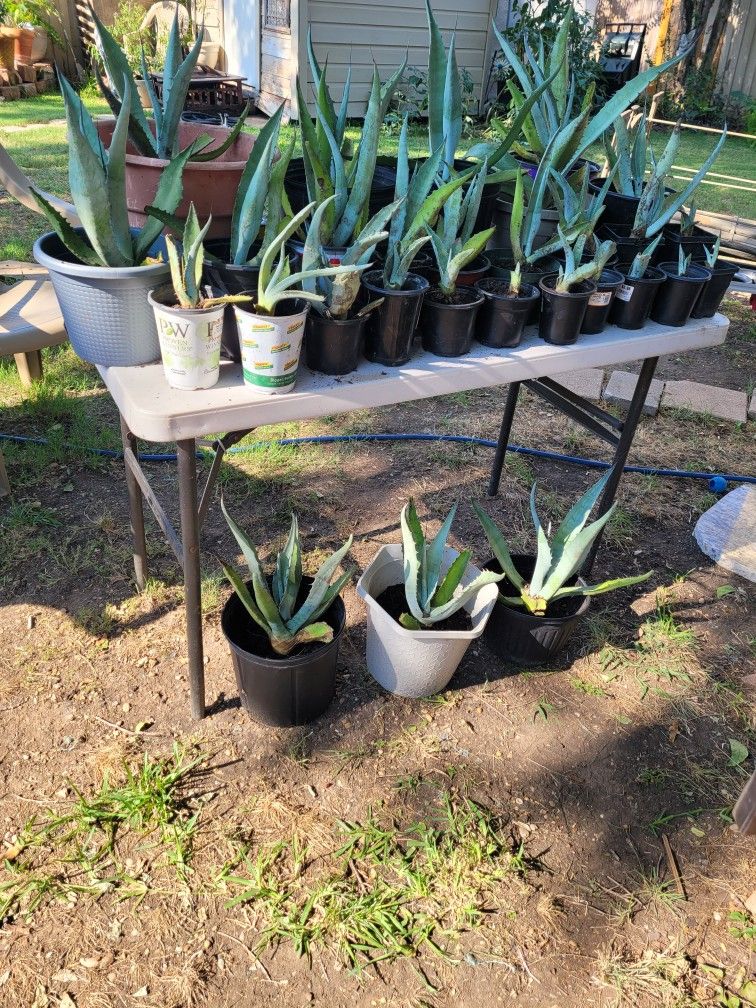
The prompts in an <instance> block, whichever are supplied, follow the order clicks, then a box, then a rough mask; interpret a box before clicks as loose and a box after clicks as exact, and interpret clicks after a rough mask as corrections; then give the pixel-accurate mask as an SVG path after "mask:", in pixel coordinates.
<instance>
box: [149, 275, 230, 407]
mask: <svg viewBox="0 0 756 1008" xmlns="http://www.w3.org/2000/svg"><path fill="white" fill-rule="evenodd" d="M148 296H149V299H150V304H151V305H152V309H153V311H154V312H155V322H156V324H157V330H158V339H159V340H160V356H161V357H162V358H163V369H164V370H165V377H166V381H167V382H168V384H169V385H170V386H171V388H177V389H206V388H212V386H213V385H215V384H216V382H217V381H218V375H219V373H220V348H221V335H222V333H223V312H224V310H225V306H224V305H219V306H218V307H216V308H202V309H200V308H196V309H185V308H173V307H168V305H166V304H164V303H163V302H164V301H166V300H175V298H174V296H173V289H172V288H171V287H167V288H166V287H163V288H160V289H159V290H156V291H150V293H149V295H148Z"/></svg>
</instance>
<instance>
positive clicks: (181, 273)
mask: <svg viewBox="0 0 756 1008" xmlns="http://www.w3.org/2000/svg"><path fill="white" fill-rule="evenodd" d="M211 222H212V217H210V218H208V221H207V223H206V224H205V226H204V227H203V228H200V225H199V220H198V219H197V211H196V210H195V209H194V203H190V205H189V213H188V214H187V217H186V225H185V226H184V237H183V245H182V248H181V249H180V250H179V249H178V247H177V245H176V242H175V241H174V239H173V237H172V235H166V239H165V244H166V248H167V250H168V262H169V263H170V265H171V283H172V284H173V293H174V294H175V295H176V298H177V300H178V303H179V307H180V308H185V309H197V310H199V311H202V310H204V309H206V308H215V307H217V306H218V305H223V304H232V303H234V304H240V303H243V302H245V301H251V300H252V298H251V296H250V295H249V294H225V295H223V297H204V296H203V294H202V290H201V288H200V283H201V281H202V267H203V265H204V261H205V250H204V248H203V245H202V242H203V240H204V237H205V235H206V234H207V231H208V228H209V227H210V224H211Z"/></svg>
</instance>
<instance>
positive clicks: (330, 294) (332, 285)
mask: <svg viewBox="0 0 756 1008" xmlns="http://www.w3.org/2000/svg"><path fill="white" fill-rule="evenodd" d="M335 198H336V197H335V196H329V197H328V199H327V200H326V201H325V202H323V203H321V204H320V206H319V207H318V208H317V210H316V211H315V213H314V214H313V217H312V221H311V222H310V227H309V228H308V230H307V238H306V240H305V244H304V251H303V253H302V270H303V272H304V273H305V274H308V278H307V279H306V280H304V281H303V282H302V289H303V290H305V291H310V292H311V293H313V294H321V295H322V296H323V300H322V301H314V302H313V308H314V309H315V310H316V311H317V312H318V313H319V314H321V315H325V316H326V317H327V318H334V319H345V318H348V317H349V313H350V312H351V310H352V306H353V305H354V302H355V301H356V299H357V295H358V294H359V292H360V274H361V273H362V272H363V271H364V270H366V269H367V268H368V267H369V266H370V256H371V255H372V253H373V252H374V250H375V246H376V245H377V244H378V243H379V242H382V241H385V240H386V238H388V231H384V230H382V229H383V228H385V227H386V225H387V224H388V222H389V221H390V220H391V218H392V216H393V215H394V214H395V213H396V211H397V210H398V209H399V206H400V203H401V201H397V202H396V203H391V204H389V206H387V207H384V208H383V209H382V210H379V211H378V213H377V214H375V216H374V217H372V218H371V219H370V220H369V221H368V223H367V224H366V225H365V227H364V228H363V229H362V231H360V233H359V235H358V236H357V238H355V240H354V242H353V243H352V245H350V246H349V248H348V249H347V250H346V252H345V253H344V255H343V257H342V259H341V266H343V267H344V268H345V269H344V272H343V273H339V274H338V275H336V276H333V277H332V276H328V275H324V274H323V273H320V274H319V275H316V276H313V275H312V274H313V273H317V272H318V271H319V270H321V269H323V268H325V267H327V266H328V264H329V260H328V256H327V254H326V252H325V251H324V249H323V246H322V245H321V244H320V240H319V237H318V236H319V234H320V222H321V219H322V216H323V214H325V213H327V212H328V206H329V204H330V203H331V201H332V200H334V199H335ZM346 267H351V269H347V268H346ZM382 301H383V298H380V299H378V300H376V301H372V302H371V303H370V304H368V305H365V307H364V308H362V309H361V310H360V311H359V312H357V314H358V315H366V314H368V312H369V311H372V310H373V309H374V308H377V307H378V305H380V304H381V303H382Z"/></svg>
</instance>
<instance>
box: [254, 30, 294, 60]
mask: <svg viewBox="0 0 756 1008" xmlns="http://www.w3.org/2000/svg"><path fill="white" fill-rule="evenodd" d="M260 52H261V54H263V55H266V56H278V57H279V59H289V58H290V57H291V36H290V35H283V34H281V33H280V32H269V31H263V33H262V38H261V40H260Z"/></svg>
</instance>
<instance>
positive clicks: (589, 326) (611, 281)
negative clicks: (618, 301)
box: [580, 269, 625, 335]
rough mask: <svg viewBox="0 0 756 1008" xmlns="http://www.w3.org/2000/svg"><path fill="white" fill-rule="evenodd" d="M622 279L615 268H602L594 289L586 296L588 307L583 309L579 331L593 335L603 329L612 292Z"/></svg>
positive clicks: (610, 304) (612, 296)
mask: <svg viewBox="0 0 756 1008" xmlns="http://www.w3.org/2000/svg"><path fill="white" fill-rule="evenodd" d="M624 279H625V278H624V277H623V276H622V274H621V273H618V272H617V270H612V269H605V270H602V272H601V276H600V277H599V278H598V280H596V281H595V284H596V290H595V291H594V292H593V294H591V296H590V297H589V298H588V307H587V308H586V310H585V316H584V318H583V324H582V325H581V326H580V332H581V333H586V334H588V335H593V334H594V333H600V332H603V331H604V327H605V326H606V322H607V319H608V318H609V309H610V308H611V307H612V301H613V300H614V292H615V291H616V290H617V288H618V287H619V285H620V284H621V283H623V282H624Z"/></svg>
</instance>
